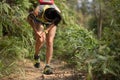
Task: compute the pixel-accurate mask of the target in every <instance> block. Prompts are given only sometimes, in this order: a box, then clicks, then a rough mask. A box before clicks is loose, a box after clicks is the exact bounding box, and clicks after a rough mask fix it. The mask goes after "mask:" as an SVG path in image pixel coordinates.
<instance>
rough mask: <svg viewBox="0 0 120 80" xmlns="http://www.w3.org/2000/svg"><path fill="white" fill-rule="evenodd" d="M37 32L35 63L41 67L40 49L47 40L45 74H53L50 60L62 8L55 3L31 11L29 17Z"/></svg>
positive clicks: (37, 66) (39, 6)
mask: <svg viewBox="0 0 120 80" xmlns="http://www.w3.org/2000/svg"><path fill="white" fill-rule="evenodd" d="M27 20H28V22H29V24H30V25H31V26H32V28H33V30H34V33H35V40H36V43H35V55H34V59H35V64H34V66H35V67H36V68H39V67H40V57H39V50H40V49H41V47H42V46H43V43H44V42H45V41H46V66H45V68H44V74H52V73H53V71H52V68H51V66H50V61H51V58H52V54H53V41H54V37H55V33H56V28H57V27H56V26H57V25H58V23H59V22H60V21H61V15H60V10H59V9H58V8H57V6H56V5H55V4H49V5H43V4H42V5H38V6H37V7H36V8H35V9H34V11H32V12H30V14H29V15H28V18H27Z"/></svg>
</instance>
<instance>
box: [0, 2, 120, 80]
mask: <svg viewBox="0 0 120 80" xmlns="http://www.w3.org/2000/svg"><path fill="white" fill-rule="evenodd" d="M55 3H56V5H58V7H59V8H60V10H61V11H62V18H63V20H62V21H61V23H60V24H59V25H58V29H57V33H56V37H55V42H54V56H53V57H54V59H61V60H64V61H65V62H67V64H68V65H70V66H71V67H72V68H74V69H75V70H76V71H78V72H79V71H84V72H86V74H87V76H86V77H87V80H96V79H97V80H120V8H119V7H120V1H119V0H55ZM37 4H38V3H37V0H36V1H35V0H0V77H3V76H6V75H9V74H11V73H15V72H16V71H17V70H13V68H14V69H17V68H15V67H19V66H17V65H16V62H17V61H19V60H22V59H25V58H29V59H32V58H33V53H34V37H33V30H32V28H31V27H30V25H29V24H28V23H27V21H26V17H27V15H28V13H29V12H30V11H31V10H33V9H34V8H35V7H36V5H37ZM45 47H46V46H44V47H43V49H42V51H41V54H42V55H41V59H42V60H44V59H45V57H44V55H45Z"/></svg>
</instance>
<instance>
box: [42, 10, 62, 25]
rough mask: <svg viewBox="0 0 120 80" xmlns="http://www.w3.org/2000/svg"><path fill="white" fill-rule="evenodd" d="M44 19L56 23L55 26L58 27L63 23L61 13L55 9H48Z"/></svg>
mask: <svg viewBox="0 0 120 80" xmlns="http://www.w3.org/2000/svg"><path fill="white" fill-rule="evenodd" d="M44 18H45V19H46V20H47V21H49V22H54V24H55V25H58V23H59V22H60V21H61V15H60V13H59V12H58V11H57V10H55V9H54V8H48V9H46V11H45V13H44Z"/></svg>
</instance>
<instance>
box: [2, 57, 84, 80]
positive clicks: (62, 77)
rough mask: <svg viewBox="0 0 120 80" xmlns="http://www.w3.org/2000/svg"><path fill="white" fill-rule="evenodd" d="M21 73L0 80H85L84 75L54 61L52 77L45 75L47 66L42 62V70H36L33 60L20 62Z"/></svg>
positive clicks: (62, 63)
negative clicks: (44, 71) (44, 70)
mask: <svg viewBox="0 0 120 80" xmlns="http://www.w3.org/2000/svg"><path fill="white" fill-rule="evenodd" d="M19 66H20V67H21V68H20V71H21V72H20V73H19V74H12V75H10V76H8V77H4V78H2V79H0V80H85V75H84V74H83V73H75V71H74V70H72V69H70V68H67V67H66V66H65V63H64V62H61V61H52V66H53V69H54V73H53V74H51V75H45V74H43V69H44V66H45V64H44V63H43V62H41V67H40V68H38V69H37V68H34V66H33V63H32V61H31V60H28V59H26V60H24V61H20V62H19Z"/></svg>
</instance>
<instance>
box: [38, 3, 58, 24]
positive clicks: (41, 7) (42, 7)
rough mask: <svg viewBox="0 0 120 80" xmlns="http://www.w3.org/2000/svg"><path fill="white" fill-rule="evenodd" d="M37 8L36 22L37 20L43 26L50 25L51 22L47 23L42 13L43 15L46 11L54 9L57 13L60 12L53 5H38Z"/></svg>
mask: <svg viewBox="0 0 120 80" xmlns="http://www.w3.org/2000/svg"><path fill="white" fill-rule="evenodd" d="M38 7H39V12H38V16H37V17H36V20H38V21H40V22H42V23H45V24H51V22H49V21H47V20H46V19H45V18H44V13H45V10H46V9H48V8H55V9H56V10H57V11H59V12H60V10H59V9H58V8H57V6H56V5H55V4H53V5H39V6H38Z"/></svg>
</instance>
